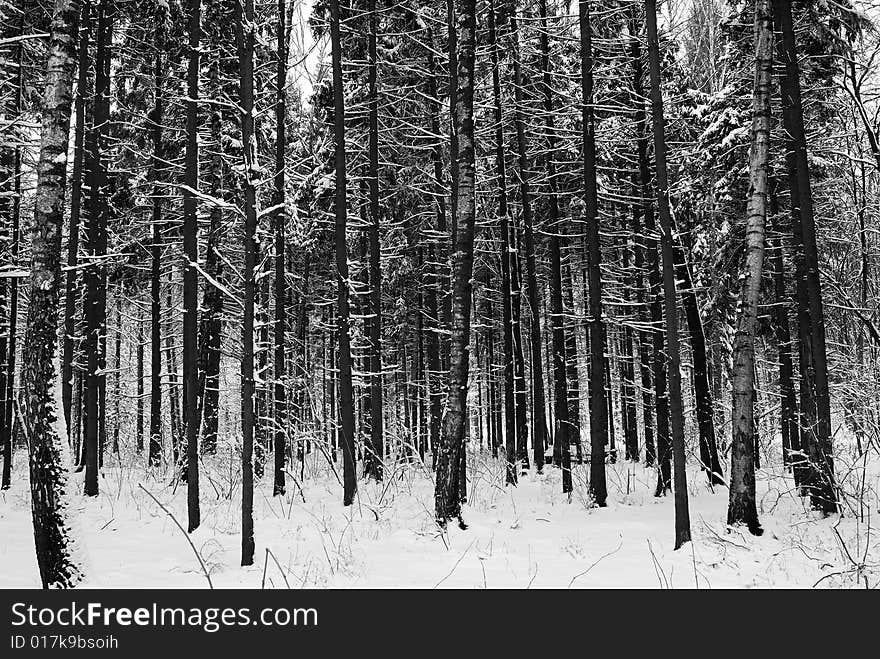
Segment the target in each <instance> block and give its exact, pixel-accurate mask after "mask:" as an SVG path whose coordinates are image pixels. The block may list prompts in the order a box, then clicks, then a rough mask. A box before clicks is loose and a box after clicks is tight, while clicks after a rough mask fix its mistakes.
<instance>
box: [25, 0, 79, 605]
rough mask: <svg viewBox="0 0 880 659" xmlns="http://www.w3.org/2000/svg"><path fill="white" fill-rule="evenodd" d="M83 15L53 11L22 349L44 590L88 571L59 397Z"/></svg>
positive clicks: (64, 3)
mask: <svg viewBox="0 0 880 659" xmlns="http://www.w3.org/2000/svg"><path fill="white" fill-rule="evenodd" d="M79 13H80V4H79V2H78V0H56V2H55V5H54V8H53V10H52V23H51V27H50V36H49V42H48V46H49V54H48V59H47V62H46V69H45V78H44V88H43V89H44V96H43V107H42V127H41V131H40V154H39V160H38V162H37V185H36V190H35V204H34V221H33V225H32V227H31V241H30V242H31V245H30V247H31V268H30V300H29V301H28V316H27V332H26V333H25V339H24V346H23V350H22V361H23V364H24V372H23V374H22V381H23V383H24V391H23V396H22V398H23V402H24V418H25V432H26V434H27V438H28V447H29V467H30V485H31V505H32V513H33V523H34V541H35V545H36V553H37V564H38V566H39V569H40V578H41V580H42V582H43V587H44V588H72V587H73V586H75V585H76V584H77V583H79V582H80V581H81V580H82V568H81V567H80V565H79V564H78V562H77V560H76V558H75V556H74V552H73V551H72V550H73V547H72V542H73V541H74V538H73V537H71V527H70V521H69V519H68V514H69V511H70V508H69V507H68V505H67V498H68V497H69V496H70V490H69V489H68V486H67V485H68V484H67V474H68V464H67V462H68V461H67V459H66V457H67V455H66V454H67V441H68V438H67V436H66V435H67V428H66V425H65V424H64V423H63V409H62V410H59V409H58V408H59V406H60V405H61V404H62V401H60V400H56V397H57V395H56V392H57V390H58V385H59V383H58V381H57V380H58V370H57V366H56V363H55V359H56V354H55V352H56V341H57V327H58V303H59V297H60V290H59V288H60V284H61V282H62V278H61V226H62V222H63V218H64V192H65V187H66V183H67V176H66V174H67V172H66V170H67V146H68V135H69V132H70V114H71V104H72V94H71V87H72V85H73V78H74V74H75V71H76V42H77V32H78V25H79ZM59 414H61V415H62V417H61V418H59V416H58V415H59Z"/></svg>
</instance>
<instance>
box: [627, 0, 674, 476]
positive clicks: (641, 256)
mask: <svg viewBox="0 0 880 659" xmlns="http://www.w3.org/2000/svg"><path fill="white" fill-rule="evenodd" d="M637 14H638V9H634V10H633V17H632V18H631V19H630V23H629V31H630V40H629V43H630V52H629V54H630V61H631V63H632V67H633V78H632V88H633V105H634V108H633V121H634V123H635V125H636V151H637V155H638V171H637V172H634V173H633V191H634V196H636V197H640V198H641V203H636V204H634V205H633V211H632V227H633V237H634V238H635V255H634V264H635V270H636V276H635V278H634V279H635V281H634V284H635V289H636V302H637V303H638V305H639V313H640V321H642V323H644V324H647V322H648V320H649V318H650V320H651V322H652V323H653V322H654V321H655V320H656V319H655V318H654V304H652V303H651V300H652V299H653V296H654V294H655V282H656V281H659V274H658V272H657V250H656V246H655V242H654V240H653V238H652V237H649V236H648V233H649V230H650V231H652V232H653V230H654V205H653V201H652V193H651V169H650V164H649V162H648V118H647V115H646V113H645V101H644V99H645V89H644V70H643V67H642V50H641V45H640V38H641V37H640V22H639V20H638V19H637V18H636V16H637ZM642 224H644V227H643V226H642ZM646 252H647V268H648V275H647V282H648V296H647V299H646V297H645V293H644V288H643V286H642V285H641V284H642V281H643V280H644V270H645V266H646V262H645V253H646ZM657 333H658V332H657V331H656V328H652V330H647V331H646V330H641V331H640V332H639V368H640V370H641V380H642V421H643V426H644V433H645V438H644V439H645V466H646V467H651V466H653V465H654V463H655V461H656V459H657V449H656V445H655V443H654V428H655V426H654V415H653V413H652V410H654V409H656V410H657V428H658V435H659V434H660V432H659V429H660V426H661V423H664V424H666V423H667V422H666V420H665V417H664V418H663V419H661V416H660V415H661V411H665V409H666V408H665V401H663V404H662V405H661V400H660V399H659V398H656V399H655V398H653V397H652V395H651V392H652V391H655V389H654V387H655V386H656V383H655V382H652V380H653V367H652V364H653V363H655V362H656V361H657V359H656V355H653V356H652V355H651V352H652V348H653V347H654V344H655V342H654V337H655V336H656V335H657ZM661 347H662V346H661ZM652 357H653V359H652ZM655 400H656V405H655V404H654V401H655Z"/></svg>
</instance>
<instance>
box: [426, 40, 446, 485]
mask: <svg viewBox="0 0 880 659" xmlns="http://www.w3.org/2000/svg"><path fill="white" fill-rule="evenodd" d="M426 39H427V41H428V79H427V86H428V99H427V106H428V115H429V118H430V124H431V134H432V135H434V136H436V138H435V139H434V140H433V145H432V149H431V155H432V160H433V163H434V181H433V187H434V190H433V193H434V203H435V205H436V212H435V217H436V227H435V230H436V232H437V233H438V234H440V235H441V236H442V235H443V233H444V232H445V231H446V196H445V195H446V192H445V190H444V186H443V145H442V143H441V140H440V137H439V135H440V119H439V116H438V115H439V112H440V107H439V106H440V101H439V100H438V99H437V72H436V68H437V67H436V63H435V61H434V53H433V50H432V48H433V44H434V37H433V34H432V33H431V30H430V28H429V29H428V33H427V36H426ZM434 241H436V237H432V242H431V243H430V244H429V247H428V272H427V274H426V277H425V279H426V284H427V291H426V293H425V313H426V314H427V321H428V322H427V325H428V327H427V335H428V337H427V338H428V341H427V346H426V357H427V371H428V373H427V379H426V381H427V385H428V398H429V401H428V407H429V410H430V411H429V415H430V421H429V422H428V443H429V444H430V446H431V468H432V469H433V468H434V467H435V466H436V460H437V449H438V446H439V440H440V420H441V413H442V411H441V407H442V405H443V400H442V398H443V391H442V385H441V384H440V382H441V379H442V376H443V374H442V369H441V361H440V335H439V333H438V331H439V328H440V324H441V323H440V315H439V312H440V310H439V308H438V301H437V297H438V293H440V294H441V295H442V292H441V288H440V287H441V286H442V285H443V278H442V277H441V276H440V274H439V270H440V269H441V268H442V267H443V266H442V265H441V264H439V263H438V260H439V259H438V253H442V250H439V249H438V248H437V246H436V244H435V242H434Z"/></svg>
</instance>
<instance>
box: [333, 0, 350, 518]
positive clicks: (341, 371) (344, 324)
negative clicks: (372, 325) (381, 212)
mask: <svg viewBox="0 0 880 659" xmlns="http://www.w3.org/2000/svg"><path fill="white" fill-rule="evenodd" d="M339 23H340V19H339V0H330V39H331V48H332V51H333V53H332V55H333V118H334V136H335V141H336V146H335V151H336V153H335V161H336V196H335V204H334V205H335V209H334V210H335V232H336V284H337V300H336V302H337V323H338V335H337V362H338V378H339V383H338V388H339V429H340V431H341V432H342V438H341V439H342V460H343V479H344V483H343V496H342V504H343V505H344V506H350V505H351V504H352V503H354V495H355V492H356V491H357V472H356V456H355V441H354V431H355V425H354V392H353V389H352V382H351V339H350V334H349V324H350V310H349V290H348V287H349V276H348V244H347V241H346V238H345V232H346V227H347V225H348V208H347V203H348V201H347V199H348V195H347V190H346V187H347V185H348V184H347V180H346V179H347V177H346V164H345V101H344V97H343V89H342V85H343V78H342V42H341V36H340V26H339Z"/></svg>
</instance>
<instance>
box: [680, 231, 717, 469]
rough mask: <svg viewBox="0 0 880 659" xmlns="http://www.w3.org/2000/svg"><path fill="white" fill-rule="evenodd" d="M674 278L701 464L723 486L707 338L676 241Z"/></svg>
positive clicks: (684, 258) (683, 256)
mask: <svg viewBox="0 0 880 659" xmlns="http://www.w3.org/2000/svg"><path fill="white" fill-rule="evenodd" d="M674 248H675V260H676V276H677V277H678V280H679V281H680V282H682V292H681V301H682V305H683V306H684V311H685V317H686V318H687V324H688V332H689V333H690V339H691V353H692V359H693V367H694V368H693V377H694V397H695V398H696V408H697V409H696V412H697V427H698V430H699V434H700V463H701V466H702V468H703V471H705V472H706V474H707V475H708V478H709V482H710V483H712V485H724V477H723V472H722V470H721V461H720V460H719V458H718V447H717V444H716V442H715V419H714V417H713V413H714V405H713V402H712V390H711V389H710V387H709V360H708V358H707V356H706V335H705V333H704V332H703V321H702V319H701V318H700V307H699V303H698V302H697V292H696V290H694V283H693V278H692V277H691V271H690V267H689V266H688V263H687V259H686V257H685V250H684V249H683V248H682V246H681V244H680V243H679V241H675V246H674Z"/></svg>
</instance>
